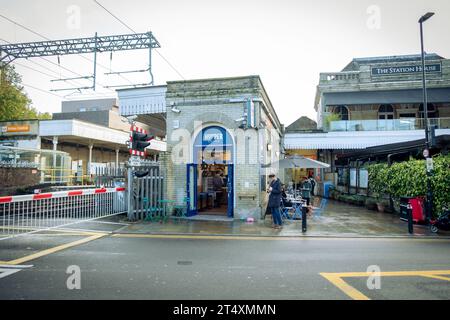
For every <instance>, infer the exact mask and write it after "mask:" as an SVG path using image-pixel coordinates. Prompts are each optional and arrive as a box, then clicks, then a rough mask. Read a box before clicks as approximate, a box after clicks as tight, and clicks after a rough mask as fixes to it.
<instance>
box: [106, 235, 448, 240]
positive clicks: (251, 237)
mask: <svg viewBox="0 0 450 320" xmlns="http://www.w3.org/2000/svg"><path fill="white" fill-rule="evenodd" d="M112 237H116V238H150V239H200V240H201V239H204V240H263V241H264V240H270V241H273V240H276V241H300V240H303V241H312V240H320V241H337V240H341V241H350V240H355V241H406V242H450V239H435V238H433V239H423V238H421V239H411V238H370V237H369V238H342V237H341V238H338V237H308V236H305V237H298V236H294V237H290V236H222V235H209V236H207V235H185V234H181V235H177V234H138V233H116V234H113V235H112Z"/></svg>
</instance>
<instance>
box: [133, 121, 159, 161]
mask: <svg viewBox="0 0 450 320" xmlns="http://www.w3.org/2000/svg"><path fill="white" fill-rule="evenodd" d="M154 138H155V137H153V136H150V135H149V134H148V133H147V131H145V130H143V129H142V128H139V127H136V126H132V127H131V137H130V139H131V141H130V142H131V149H130V154H131V155H134V156H142V157H143V156H145V148H147V147H148V146H149V145H150V144H151V143H150V142H149V141H151V140H153V139H154Z"/></svg>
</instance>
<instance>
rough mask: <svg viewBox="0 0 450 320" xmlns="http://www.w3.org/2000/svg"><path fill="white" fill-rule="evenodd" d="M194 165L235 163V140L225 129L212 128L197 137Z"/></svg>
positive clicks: (205, 129)
mask: <svg viewBox="0 0 450 320" xmlns="http://www.w3.org/2000/svg"><path fill="white" fill-rule="evenodd" d="M194 163H197V164H231V163H233V140H232V138H231V135H230V134H229V133H228V131H227V130H225V128H222V127H219V126H211V127H207V128H204V129H203V130H202V131H201V132H200V133H199V134H198V135H197V137H196V138H195V141H194Z"/></svg>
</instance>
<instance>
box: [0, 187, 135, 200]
mask: <svg viewBox="0 0 450 320" xmlns="http://www.w3.org/2000/svg"><path fill="white" fill-rule="evenodd" d="M125 190H126V189H125V188H99V189H86V190H73V191H58V192H51V193H39V194H27V195H23V196H7V197H0V203H13V202H24V201H35V200H43V199H55V198H65V197H75V196H84V195H89V194H101V193H112V192H124V191H125Z"/></svg>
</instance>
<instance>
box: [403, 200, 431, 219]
mask: <svg viewBox="0 0 450 320" xmlns="http://www.w3.org/2000/svg"><path fill="white" fill-rule="evenodd" d="M408 204H409V205H411V207H412V216H413V221H414V223H424V222H425V221H426V217H425V212H424V209H423V208H424V198H423V197H402V198H400V219H402V220H405V221H408V212H407V211H406V207H407V206H408Z"/></svg>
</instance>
